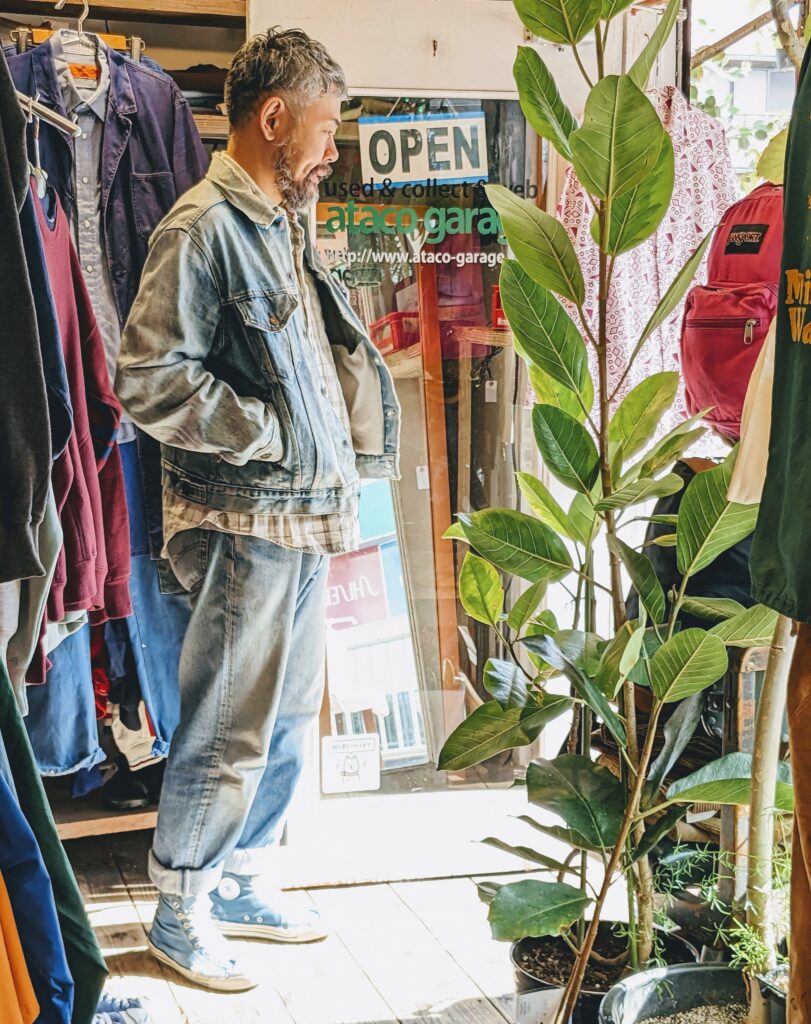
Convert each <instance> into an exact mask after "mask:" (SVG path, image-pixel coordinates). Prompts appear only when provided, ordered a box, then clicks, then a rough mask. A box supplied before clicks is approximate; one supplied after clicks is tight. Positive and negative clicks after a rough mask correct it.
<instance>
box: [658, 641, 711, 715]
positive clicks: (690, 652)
mask: <svg viewBox="0 0 811 1024" xmlns="http://www.w3.org/2000/svg"><path fill="white" fill-rule="evenodd" d="M728 663H729V659H728V658H727V649H726V647H725V646H724V644H723V643H722V641H720V640H719V639H718V637H716V636H712V635H711V634H709V633H707V632H705V630H703V629H685V630H684V631H683V632H681V633H678V634H677V635H676V636H674V637H672V639H670V640H668V641H667V643H665V644H663V645H662V646H661V647H660V648H659V650H658V651H657V652H656V654H654V656H653V657H652V658H651V662H650V675H651V689H652V690H653V693H654V695H655V696H656V697H657V698H658V699H659V700H663V701H666V702H668V703H670V702H672V701H675V700H683V699H684V698H685V697H689V696H691V694H694V693H699V692H700V691H701V690H706V688H707V687H708V686H712V684H713V683H715V682H717V681H718V680H719V679H720V678H721V676H722V675H723V674H724V672H726V670H727V665H728Z"/></svg>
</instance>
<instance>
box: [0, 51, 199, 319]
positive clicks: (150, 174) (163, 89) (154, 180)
mask: <svg viewBox="0 0 811 1024" xmlns="http://www.w3.org/2000/svg"><path fill="white" fill-rule="evenodd" d="M106 56H107V60H108V62H109V67H110V98H109V102H108V106H107V117H106V120H105V123H104V141H103V144H102V145H103V151H102V168H101V204H102V218H103V223H104V236H105V241H106V250H107V253H106V255H107V260H108V262H109V266H110V275H111V279H112V282H113V291H114V293H115V299H116V305H117V306H118V315H119V319H120V321H121V326H122V327H123V325H124V321H125V320H126V319H127V314H128V313H129V310H130V306H131V305H132V301H133V299H134V298H135V293H136V292H137V290H138V281H139V278H140V276H141V269H142V267H143V265H144V260H145V259H146V253H147V245H148V242H149V236H150V235H151V234H152V231H153V230H154V228H155V227H156V225H157V224H158V222H159V221H160V220H161V219H162V218H163V217H164V216H165V215H166V213H168V211H169V210H170V209H171V207H172V206H173V204H174V202H175V200H176V199H177V198H178V196H181V195H183V193H184V192H185V191H186V190H187V189H188V188H190V187H191V186H192V185H194V184H196V183H197V182H198V181H199V180H200V179H201V178H202V177H203V175H204V174H205V171H206V168H207V166H208V156H207V154H206V151H205V148H204V146H203V144H202V142H201V141H200V136H199V134H198V132H197V128H196V126H195V124H194V118H193V117H192V113H191V110H190V109H189V105H188V103H187V102H186V100H185V99H184V97H183V94H182V93H181V92H180V90H179V89H178V88H177V86H176V85H175V83H174V82H173V81H172V80H171V79H170V78H169V77H168V76H167V75H165V74H162V73H161V72H159V71H157V70H155V66H154V65H151V64H150V62H147V61H142V62H140V63H136V62H135V61H133V60H130V58H129V57H126V56H124V55H123V54H121V53H118V52H117V51H116V50H111V49H109V48H108V49H107V51H106ZM8 66H9V69H10V71H11V76H12V78H13V79H14V84H15V85H16V87H17V89H19V90H20V92H23V93H25V94H26V95H27V96H38V97H39V100H40V102H41V103H44V104H45V106H47V107H50V108H51V109H52V110H55V111H57V112H58V113H60V114H62V115H63V116H65V106H64V102H63V100H62V93H61V90H60V88H59V80H58V77H57V73H56V68H55V65H54V59H53V51H52V49H51V46H50V43H48V42H45V43H41V44H40V45H39V46H35V47H34V48H33V49H31V50H27V51H26V52H25V53H22V54H14V55H12V56H9V57H8ZM32 132H33V126H32V127H31V128H30V129H29V133H32ZM39 151H40V160H41V166H42V167H43V169H44V170H45V171H47V172H48V181H49V183H50V184H51V185H52V186H53V187H54V188H55V189H56V191H57V193H58V194H59V198H60V200H61V202H62V207H63V209H64V211H65V213H66V215H67V217H68V220H70V218H71V211H72V209H73V202H74V195H73V188H74V186H73V148H72V144H71V141H70V140H69V139H68V137H67V136H66V135H64V134H63V133H62V132H60V131H59V129H58V128H54V127H53V126H52V125H49V124H48V123H47V122H46V121H42V122H41V124H40V137H39ZM33 152H34V150H33V136H32V135H30V137H29V153H31V154H33Z"/></svg>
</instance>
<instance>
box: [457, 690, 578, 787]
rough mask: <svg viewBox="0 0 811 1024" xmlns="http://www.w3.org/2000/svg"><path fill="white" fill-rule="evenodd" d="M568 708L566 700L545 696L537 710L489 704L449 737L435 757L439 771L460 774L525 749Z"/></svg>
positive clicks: (493, 701) (569, 702)
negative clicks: (501, 755)
mask: <svg viewBox="0 0 811 1024" xmlns="http://www.w3.org/2000/svg"><path fill="white" fill-rule="evenodd" d="M571 706H572V702H571V700H570V699H569V698H568V697H553V696H547V697H546V698H545V699H544V702H543V704H542V705H540V706H535V705H532V706H530V707H527V708H518V707H514V708H509V710H507V711H504V710H503V709H502V708H501V706H500V705H499V703H498V701H495V700H490V701H488V702H487V703H486V704H482V706H481V707H480V708H476V710H475V711H474V712H473V713H472V714H471V715H469V716H468V717H467V718H466V719H465V720H464V722H462V724H461V725H459V726H457V728H456V729H454V731H453V732H452V733H451V735H450V736H449V737H448V739H447V740H446V741H445V745H444V746H443V748H442V751H441V753H440V755H439V765H438V767H439V769H440V771H461V770H462V769H464V768H472V767H473V765H474V764H480V763H481V762H482V761H486V760H487V758H488V757H492V756H493V755H494V754H500V753H501V752H502V751H503V750H512V748H513V747H525V746H527V745H528V744H530V743H534V741H535V740H536V739H537V738H538V736H539V735H540V734H541V731H542V730H543V728H544V726H545V725H547V724H548V723H549V722H551V721H553V720H554V719H555V718H557V717H558V716H559V715H562V714H563V712H564V711H567V710H568V709H569V708H570V707H571Z"/></svg>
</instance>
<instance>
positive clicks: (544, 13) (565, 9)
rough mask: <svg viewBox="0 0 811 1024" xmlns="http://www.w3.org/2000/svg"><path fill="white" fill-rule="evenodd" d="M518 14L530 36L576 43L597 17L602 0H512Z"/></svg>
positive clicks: (568, 44)
mask: <svg viewBox="0 0 811 1024" xmlns="http://www.w3.org/2000/svg"><path fill="white" fill-rule="evenodd" d="M513 2H514V4H515V9H516V11H517V12H518V17H519V18H520V19H521V21H523V23H524V24H525V25H526V27H527V28H528V29H529V30H530V32H532V34H533V35H536V36H540V37H541V39H548V40H549V42H550V43H563V45H564V46H575V45H576V44H577V43H579V42H580V40H581V39H583V37H584V36H587V35H588V34H589V32H591V30H592V29H593V28H594V26H595V25H596V24H597V22H598V21H599V20H600V16H601V14H602V12H603V8H602V0H542V2H541V3H539V2H538V0H513Z"/></svg>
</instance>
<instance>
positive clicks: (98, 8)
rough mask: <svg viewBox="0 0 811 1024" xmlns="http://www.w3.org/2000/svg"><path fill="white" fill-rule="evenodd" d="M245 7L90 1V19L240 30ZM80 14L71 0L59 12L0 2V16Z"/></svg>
mask: <svg viewBox="0 0 811 1024" xmlns="http://www.w3.org/2000/svg"><path fill="white" fill-rule="evenodd" d="M247 7H248V4H247V0H101V2H100V3H93V2H92V0H91V3H90V17H91V18H112V19H116V20H120V21H160V22H173V23H178V24H186V25H224V26H239V27H243V26H244V24H245V21H246V18H247ZM81 12H82V4H81V3H75V2H74V0H68V3H67V4H66V5H65V7H64V9H63V10H61V11H59V12H57V11H56V10H55V9H54V2H53V0H0V13H8V14H29V15H31V14H33V15H37V16H39V17H43V18H50V17H54V18H56V17H69V18H75V17H77V16H78V15H79V14H81Z"/></svg>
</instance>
